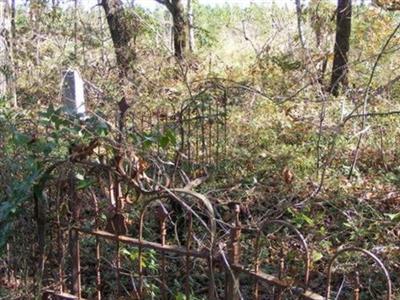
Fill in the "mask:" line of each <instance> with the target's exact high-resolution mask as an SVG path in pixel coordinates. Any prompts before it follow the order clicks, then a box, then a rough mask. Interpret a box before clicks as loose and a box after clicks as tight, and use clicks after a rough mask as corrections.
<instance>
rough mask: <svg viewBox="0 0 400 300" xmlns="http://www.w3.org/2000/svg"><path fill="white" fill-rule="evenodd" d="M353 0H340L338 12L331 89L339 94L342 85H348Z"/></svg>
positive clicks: (335, 93) (334, 93)
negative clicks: (348, 56)
mask: <svg viewBox="0 0 400 300" xmlns="http://www.w3.org/2000/svg"><path fill="white" fill-rule="evenodd" d="M351 13H352V3H351V0H338V6H337V13H336V40H335V49H334V59H333V66H332V77H331V86H330V90H331V93H332V94H333V95H334V96H337V95H339V88H340V86H343V87H346V86H347V73H348V65H347V63H348V58H347V54H348V52H349V50H350V32H351Z"/></svg>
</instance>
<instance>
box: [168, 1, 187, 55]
mask: <svg viewBox="0 0 400 300" xmlns="http://www.w3.org/2000/svg"><path fill="white" fill-rule="evenodd" d="M170 12H171V14H172V20H173V22H174V26H173V32H174V49H175V56H176V57H177V58H178V59H183V57H184V53H185V51H186V48H187V43H186V39H187V22H186V20H185V17H184V16H185V14H184V12H185V10H184V7H183V3H182V0H172V9H171V10H170Z"/></svg>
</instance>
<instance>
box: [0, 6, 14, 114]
mask: <svg viewBox="0 0 400 300" xmlns="http://www.w3.org/2000/svg"><path fill="white" fill-rule="evenodd" d="M14 20H15V1H14V0H12V5H11V7H10V5H9V3H8V0H0V96H1V97H9V98H10V99H11V101H12V104H13V106H14V107H16V106H17V96H16V91H15V70H14V58H13V49H14V37H15V21H14Z"/></svg>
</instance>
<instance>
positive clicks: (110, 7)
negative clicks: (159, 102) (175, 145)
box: [101, 0, 136, 77]
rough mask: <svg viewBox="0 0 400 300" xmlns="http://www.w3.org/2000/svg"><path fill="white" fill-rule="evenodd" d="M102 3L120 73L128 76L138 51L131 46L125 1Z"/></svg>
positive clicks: (117, 0)
mask: <svg viewBox="0 0 400 300" xmlns="http://www.w3.org/2000/svg"><path fill="white" fill-rule="evenodd" d="M101 5H102V6H103V8H104V12H105V14H106V18H107V23H108V27H109V29H110V33H111V39H112V41H113V44H114V49H115V55H116V59H117V65H118V68H119V70H120V75H121V76H123V77H126V76H127V74H128V72H129V70H130V69H131V68H130V67H131V64H132V62H134V61H135V59H136V53H135V51H134V50H133V49H131V47H130V41H131V39H132V37H133V36H132V31H131V30H132V29H130V28H129V26H128V24H127V21H126V18H125V10H124V7H123V3H122V1H121V0H102V2H101Z"/></svg>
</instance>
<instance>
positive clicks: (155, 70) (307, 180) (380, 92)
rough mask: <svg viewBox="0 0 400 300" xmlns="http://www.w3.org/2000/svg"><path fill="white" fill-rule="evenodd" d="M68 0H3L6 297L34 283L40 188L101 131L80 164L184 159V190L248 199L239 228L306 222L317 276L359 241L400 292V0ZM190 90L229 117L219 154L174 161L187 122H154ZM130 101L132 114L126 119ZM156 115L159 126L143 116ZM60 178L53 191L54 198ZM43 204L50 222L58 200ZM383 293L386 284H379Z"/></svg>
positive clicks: (0, 108) (0, 240)
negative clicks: (76, 94) (285, 2)
mask: <svg viewBox="0 0 400 300" xmlns="http://www.w3.org/2000/svg"><path fill="white" fill-rule="evenodd" d="M149 1H150V0H149ZM61 2H62V1H41V0H31V1H27V2H26V3H24V4H21V5H16V4H15V2H14V1H11V3H10V1H7V0H2V1H0V4H1V5H2V6H0V8H2V11H1V12H0V34H1V36H2V38H3V41H5V42H4V43H2V44H1V46H2V47H1V48H0V49H1V51H2V53H1V55H2V56H1V59H0V60H1V62H2V64H1V78H0V79H2V81H1V83H0V87H1V89H0V95H2V96H1V97H0V149H1V151H0V189H1V193H0V227H1V230H0V246H1V248H0V249H1V258H2V263H3V269H4V270H6V269H7V268H8V267H9V266H8V264H9V260H8V257H9V255H10V252H11V253H12V256H13V257H15V261H14V264H15V265H18V266H17V267H16V270H15V274H14V275H13V276H15V280H14V284H13V285H11V287H10V286H8V287H6V285H4V286H0V295H1V296H2V297H3V299H11V298H12V297H14V298H16V299H17V298H18V297H27V299H29V297H31V296H29V295H33V293H34V290H35V282H34V280H33V278H34V277H35V276H34V275H33V274H34V273H35V272H33V273H32V269H35V268H36V266H35V264H36V261H35V255H36V254H37V253H38V252H40V245H38V242H37V234H38V233H37V231H38V230H40V228H38V223H37V221H38V216H40V213H39V212H38V211H37V210H38V209H40V206H39V208H38V206H37V203H36V204H35V187H37V186H38V183H39V184H40V183H43V182H44V180H43V174H44V173H46V170H47V168H48V166H49V165H51V164H53V163H55V162H57V161H60V160H68V159H71V156H73V157H75V158H76V157H77V156H74V153H75V152H74V151H75V150H74V149H76V148H74V146H76V145H78V146H79V145H90V143H91V142H93V141H94V140H96V143H97V141H100V142H99V143H100V144H101V145H102V146H101V147H100V148H101V149H100V150H98V152H96V151H97V150H96V151H95V153H94V156H93V153H92V152H93V151H92V150H93V149H90V151H88V153H86V154H85V153H84V154H83V156H82V157H80V156H79V155H80V154H79V152H77V153H78V154H76V155H78V157H79V159H80V158H84V159H88V157H90V156H91V157H92V158H91V159H92V160H96V161H97V160H99V161H101V160H102V159H103V160H105V161H112V159H113V157H114V155H115V149H116V148H118V149H124V150H123V151H124V153H130V154H129V155H131V156H130V157H131V159H132V160H134V159H139V160H140V163H139V165H140V166H139V168H142V169H144V170H146V169H148V170H149V171H150V170H152V167H151V165H152V162H154V161H158V162H159V161H162V162H163V163H165V167H164V168H163V172H165V174H166V176H167V177H172V174H173V170H174V168H171V166H175V167H176V168H180V169H181V170H182V174H183V173H184V174H185V175H184V176H183V175H182V176H181V177H180V178H179V179H176V180H175V181H174V184H175V186H186V185H187V184H192V183H193V182H194V180H196V179H199V180H200V181H199V182H196V184H195V185H194V186H193V189H194V190H196V191H198V192H200V193H202V194H204V195H206V196H207V197H208V198H209V199H210V201H211V202H212V203H213V205H215V207H216V211H217V212H218V213H219V214H220V217H221V219H223V220H224V221H226V222H228V223H229V222H231V221H232V216H231V215H230V214H229V209H228V207H229V204H230V203H236V204H239V205H240V206H241V208H242V211H243V212H244V215H243V216H242V219H241V221H242V223H246V224H257V223H258V222H260V221H261V220H263V219H265V218H284V219H286V220H289V221H291V222H292V223H293V224H295V225H296V226H297V227H298V228H299V229H301V231H302V232H303V233H304V235H305V236H306V238H307V241H308V243H309V244H310V245H311V247H312V253H313V254H312V264H313V268H314V269H313V270H315V272H316V273H318V272H320V269H321V268H322V267H321V268H320V266H322V265H323V263H324V262H325V261H324V260H325V258H324V255H326V254H331V253H333V249H335V248H336V247H338V246H341V245H353V246H359V247H363V248H366V249H370V250H371V251H372V252H373V253H375V254H378V255H379V257H380V258H381V259H382V260H383V261H384V263H385V265H386V267H387V268H388V270H389V272H390V275H391V277H392V280H393V282H394V286H395V288H396V289H398V286H399V284H400V277H399V274H400V249H399V238H400V191H399V184H400V166H399V159H400V149H399V148H398V141H399V138H400V119H399V114H400V102H399V101H400V98H399V97H400V59H399V57H400V56H399V48H400V32H399V30H398V29H399V26H400V15H399V12H398V11H397V9H398V8H399V2H398V1H376V2H374V3H372V4H369V3H368V4H367V3H365V4H363V3H361V4H357V5H355V4H353V5H352V10H350V9H349V6H348V5H351V1H348V0H347V1H344V0H339V1H338V3H334V2H332V1H326V0H310V1H308V2H307V3H302V2H300V1H296V3H297V10H295V9H293V10H291V9H287V8H285V7H283V6H281V5H276V4H271V5H262V4H260V5H258V4H250V5H248V6H246V7H239V6H235V5H229V3H228V4H226V5H222V6H207V5H201V4H200V3H198V2H197V1H196V0H193V1H188V2H189V4H190V6H191V7H189V8H188V7H187V2H186V1H176V0H173V1H168V0H165V1H163V0H159V1H158V0H157V2H160V3H161V4H162V3H163V4H164V5H160V6H159V8H158V9H156V10H146V9H144V8H142V7H140V6H135V5H133V2H134V1H131V2H132V3H122V2H120V1H118V0H109V1H107V0H103V1H102V2H101V3H100V4H99V5H98V6H95V7H91V8H87V7H86V6H85V5H82V1H75V2H71V5H69V6H68V7H67V6H65V5H63V4H62V3H61ZM338 5H339V7H340V6H342V7H344V8H345V9H344V10H343V9H337V6H338ZM346 7H347V8H346ZM350 11H351V14H350ZM346 13H347V15H346ZM340 18H342V19H340ZM343 18H344V19H343ZM346 20H347V22H346ZM350 21H351V22H350ZM346 32H347V34H346ZM338 36H339V40H338ZM346 36H347V37H348V45H346ZM335 41H336V42H335ZM335 45H336V47H335ZM346 48H348V49H346ZM335 50H336V51H335ZM335 54H336V58H335ZM335 59H339V60H340V59H342V64H341V65H340V62H339V65H335ZM67 69H76V70H79V72H80V73H81V75H82V77H83V78H84V80H85V92H86V109H87V113H88V116H89V119H88V120H87V121H86V122H85V123H82V122H79V121H78V120H71V119H70V118H68V117H67V116H66V115H65V113H64V111H63V109H62V93H61V89H62V85H61V83H60V82H61V78H62V75H61V74H62V71H63V70H67ZM335 72H336V73H338V74H337V75H338V76H336V75H334V74H335ZM335 76H336V77H335ZM193 99H203V100H204V99H206V100H204V101H211V100H210V99H223V100H216V101H217V102H218V101H224V103H222V102H219V104H221V103H222V104H223V105H222V106H221V107H224V109H225V111H224V113H223V114H221V116H222V117H221V120H219V119H214V120H213V119H212V118H210V116H208V117H207V122H208V123H207V124H208V125H207V126H209V127H210V128H211V126H213V125H212V122H216V123H217V122H221V124H220V125H221V128H222V129H221V131H220V139H218V140H217V141H215V142H214V144H213V145H212V147H215V149H219V150H216V151H217V152H218V151H219V155H218V157H217V159H215V157H211V154H210V153H208V152H207V153H208V154H209V157H208V156H207V153H206V151H205V149H204V148H201V146H200V150H198V156H197V159H198V161H196V159H195V158H193V159H192V161H191V162H190V164H189V163H188V164H186V165H185V163H179V162H178V161H177V160H176V155H177V153H181V154H182V155H186V156H187V153H186V154H183V153H182V152H180V151H181V150H182V147H181V142H182V140H181V136H180V132H179V130H178V129H179V126H177V125H176V123H175V122H174V121H172V122H169V123H168V125H167V126H165V125H163V126H157V124H161V123H157V122H156V121H160V120H161V121H163V122H164V123H162V124H166V123H165V122H166V121H165V118H168V114H169V113H171V112H173V111H174V112H175V113H177V112H179V110H180V108H182V107H185V103H187V101H190V100H193ZM203 100H201V101H203ZM196 101H197V100H196ZM199 101H200V100H199ZM212 101H214V100H212ZM196 103H197V102H196ZM202 103H203V102H202ZM207 103H211V102H207ZM209 105H210V107H211V104H209ZM207 107H208V106H207ZM207 109H208V108H206V110H207ZM210 109H211V108H210ZM123 110H126V111H127V116H128V115H129V116H131V115H132V116H133V117H132V118H131V117H126V119H125V121H124V122H125V123H124V125H123V126H122V127H121V126H120V125H121V122H120V119H119V118H118V116H120V117H121V111H123ZM166 112H168V113H167V114H166ZM171 114H172V113H171ZM149 116H150V117H149ZM146 118H147V119H146ZM163 118H164V119H163ZM140 119H141V120H142V123H140V122H136V121H135V120H140ZM148 119H149V120H153V121H154V124H153V123H152V121H150V125H148V126H146V125H143V120H148ZM135 122H136V123H135ZM139 124H142V125H143V126H139ZM199 124H200V123H199ZM199 126H200V125H199ZM198 128H200V127H198ZM207 128H208V127H207ZM213 128H215V127H213ZM210 132H211V129H210ZM193 134H194V133H193ZM197 134H201V132H198V133H197ZM202 134H203V135H204V134H205V133H204V132H203V133H202ZM213 134H214V133H213ZM182 143H183V142H182ZM189 143H191V142H190V140H189ZM194 143H195V141H194V140H193V145H192V146H193V147H194ZM115 145H118V147H117V146H115ZM96 146H98V144H96ZM84 147H85V146H84ZM210 147H211V146H210ZM84 149H85V148H84ZM86 149H87V148H86ZM76 151H78V150H76ZM182 151H183V150H182ZM210 151H211V150H210ZM127 155H128V154H127ZM129 155H128V156H129ZM132 155H133V156H132ZM184 158H185V156H184ZM186 158H187V157H186ZM157 159H158V160H157ZM159 164H160V163H159ZM72 169H73V170H75V171H77V173H78V174H77V184H78V185H79V186H80V187H81V188H82V189H84V188H88V187H90V186H94V184H93V179H92V178H91V175H90V174H86V173H85V172H84V171H83V170H80V169H79V168H78V170H77V169H76V168H73V167H72V166H65V167H64V169H63V174H66V173H68V171H70V170H72ZM78 175H79V176H78ZM59 176H61V175H59ZM55 177H57V176H55ZM55 177H51V178H46V180H45V181H46V186H45V187H44V186H43V187H42V190H44V191H47V194H48V195H50V194H51V193H53V192H54V191H53V192H51V188H52V185H53V186H54V184H53V183H52V182H54V180H55ZM61 177H62V176H61ZM94 190H95V192H96V191H97V190H96V189H95V188H94ZM60 191H61V192H62V188H61V189H60ZM99 193H100V192H99ZM82 195H83V196H82V197H83V198H84V197H85V196H84V194H83V193H82ZM129 197H130V198H131V199H130V201H131V202H130V204H129V207H130V210H129V212H126V214H127V217H126V218H127V219H129V218H130V217H129V215H130V214H131V215H137V211H136V209H135V207H138V206H140V205H141V204H140V201H141V200H140V199H141V198H140V197H137V194H135V193H133V192H132V194H131V195H129ZM44 203H45V204H44V206H45V207H46V208H44V209H45V210H46V217H48V218H49V219H51V218H52V216H51V215H49V214H48V213H47V209H49V207H50V208H51V201H50V200H49V199H47V200H46V201H44ZM50 231H51V230H49V229H47V231H46V232H47V233H49V232H50ZM46 236H47V235H46ZM4 272H5V271H4ZM314 284H315V286H317V287H318V285H319V284H320V282H319V281H318V280H316V281H315V283H314ZM154 289H155V292H154V293H155V294H157V291H156V288H154ZM373 289H376V291H373V292H371V293H372V294H373V295H376V294H374V293H378V294H379V289H380V287H379V286H378V287H373ZM396 291H397V290H396ZM85 293H87V294H90V291H88V290H87V291H86V292H85ZM24 295H25V296H24ZM27 295H28V296H27ZM397 295H398V293H397ZM32 297H33V296H32ZM155 298H157V296H155ZM182 299H184V298H182ZM365 299H380V298H379V296H370V298H365Z"/></svg>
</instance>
